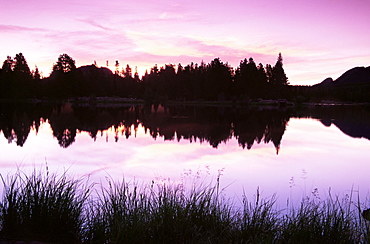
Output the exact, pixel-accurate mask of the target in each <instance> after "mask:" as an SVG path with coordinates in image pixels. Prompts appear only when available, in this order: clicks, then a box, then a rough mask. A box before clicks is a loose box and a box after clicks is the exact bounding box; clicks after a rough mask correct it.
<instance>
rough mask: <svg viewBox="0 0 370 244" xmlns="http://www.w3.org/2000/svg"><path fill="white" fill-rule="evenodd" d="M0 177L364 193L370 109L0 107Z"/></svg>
mask: <svg viewBox="0 0 370 244" xmlns="http://www.w3.org/2000/svg"><path fill="white" fill-rule="evenodd" d="M0 106H1V107H0V112H1V114H0V155H1V158H0V165H1V169H0V173H1V175H2V176H3V177H6V175H9V174H12V173H14V172H16V170H17V168H20V169H21V170H22V171H24V172H30V171H32V170H34V169H35V168H36V169H46V167H48V169H49V170H50V171H51V172H59V173H63V172H64V171H68V174H69V175H71V176H74V177H82V176H89V178H90V181H91V182H97V183H102V184H105V183H106V182H107V179H114V180H116V181H121V180H122V179H123V178H124V179H125V181H131V182H138V183H139V184H144V185H145V184H148V185H149V184H152V182H155V183H156V184H185V185H191V184H201V183H204V184H205V183H209V182H214V183H215V182H216V181H217V178H218V177H219V178H220V182H221V186H222V187H223V188H225V191H224V194H225V195H226V196H227V197H230V198H232V199H233V200H234V201H235V202H236V204H238V202H240V199H241V196H242V194H243V193H245V194H246V195H247V197H248V198H250V199H253V197H254V195H255V194H256V191H257V189H259V192H260V193H261V195H262V197H271V196H272V195H273V194H276V196H277V197H278V201H277V203H278V205H279V206H280V207H284V206H286V204H287V199H290V200H289V201H290V203H292V202H293V203H294V202H300V200H301V199H302V197H311V198H320V199H325V198H327V197H328V196H329V194H332V195H333V196H336V195H337V196H340V197H346V196H349V195H350V194H355V196H356V200H357V194H358V192H359V193H360V199H361V200H362V201H365V200H366V199H369V198H368V196H369V189H370V185H369V172H370V150H369V149H370V109H369V107H360V106H358V107H357V106H313V107H306V108H301V109H293V108H274V107H267V106H263V107H243V106H241V107H231V106H230V107H228V106H224V107H222V106H185V105H177V106H167V107H162V106H143V105H132V104H93V105H90V104H84V103H79V104H71V103H65V104H46V103H45V104H43V103H39V104H7V103H1V104H0Z"/></svg>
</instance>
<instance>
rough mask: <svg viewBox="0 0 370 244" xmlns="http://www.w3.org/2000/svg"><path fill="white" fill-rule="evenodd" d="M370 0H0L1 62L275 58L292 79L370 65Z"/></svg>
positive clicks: (144, 65)
mask: <svg viewBox="0 0 370 244" xmlns="http://www.w3.org/2000/svg"><path fill="white" fill-rule="evenodd" d="M368 23H370V1H369V0H320V1H319V0H311V1H307V0H275V1H274V0H263V1H260V0H259V1H256V0H255V1H250V0H228V1H225V0H224V1H221V0H212V1H204V0H203V1H199V0H196V1H195V0H187V1H179V0H171V1H169V0H158V1H149V0H134V1H133V0H126V1H118V0H116V1H114V0H111V1H98V0H89V1H87V0H80V1H76V0H74V1H72V0H64V1H54V0H17V1H8V0H0V37H1V38H0V62H3V60H5V59H6V57H7V56H12V57H14V56H15V55H16V54H17V53H20V52H21V53H23V55H24V56H25V58H26V60H27V62H28V64H29V66H30V68H31V69H35V66H36V65H37V67H38V68H39V70H41V71H42V72H43V76H45V77H47V76H49V74H50V72H51V69H52V66H53V64H54V63H55V62H56V61H57V59H58V56H59V55H60V54H63V53H67V54H68V55H70V56H71V57H72V58H73V59H74V60H76V65H77V66H82V65H90V64H93V63H94V61H96V63H97V65H98V66H106V63H107V60H108V65H109V67H110V68H112V69H114V64H115V61H116V60H118V61H119V63H120V65H121V68H122V67H125V66H126V64H129V65H130V66H131V67H132V68H133V69H134V70H135V67H137V70H138V72H139V74H141V75H142V74H144V72H145V70H150V68H151V67H153V66H154V65H155V64H157V65H158V66H164V65H165V64H178V63H181V64H182V65H183V66H184V65H186V64H189V63H191V62H194V63H200V62H202V60H203V61H204V62H206V63H209V62H210V61H211V60H213V59H214V58H216V57H219V58H220V59H221V61H223V62H225V63H226V62H228V63H229V64H230V65H231V66H233V67H235V68H236V67H237V66H238V65H239V63H240V61H241V60H242V59H244V58H250V57H252V58H253V59H254V61H255V62H256V63H262V64H264V65H265V64H272V65H274V64H275V63H276V60H277V56H278V54H279V52H281V53H282V55H283V59H284V60H283V62H284V66H283V67H284V70H285V73H286V74H287V76H288V79H289V82H290V84H292V85H312V84H316V83H319V82H321V81H322V80H324V79H325V78H327V77H332V78H333V79H336V78H338V77H339V76H340V75H341V74H342V73H344V72H345V71H346V70H348V69H351V68H353V67H356V66H365V67H367V66H369V65H370V48H369V44H370V31H369V30H370V29H369V25H368Z"/></svg>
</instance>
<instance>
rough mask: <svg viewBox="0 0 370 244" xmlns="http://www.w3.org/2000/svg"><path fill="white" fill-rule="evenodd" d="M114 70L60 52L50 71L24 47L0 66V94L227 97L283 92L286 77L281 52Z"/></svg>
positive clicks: (270, 95) (163, 98) (275, 95)
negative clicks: (31, 61)
mask: <svg viewBox="0 0 370 244" xmlns="http://www.w3.org/2000/svg"><path fill="white" fill-rule="evenodd" d="M115 67H116V70H115V71H114V72H112V71H111V70H110V69H108V68H105V67H97V65H96V63H95V62H94V64H92V65H87V66H81V67H79V68H77V67H76V64H75V60H74V59H73V58H72V57H71V56H69V55H68V54H61V55H60V56H59V57H58V60H57V61H56V63H54V65H53V70H52V72H51V74H50V76H49V77H46V78H43V77H41V75H40V72H39V70H38V68H37V67H36V68H35V70H32V71H31V70H30V68H29V66H28V64H27V61H26V59H25V57H24V56H23V54H22V53H19V54H16V56H15V57H14V58H12V57H11V56H8V57H7V59H6V60H5V61H4V62H3V65H2V68H1V69H0V98H2V99H23V98H50V99H53V98H55V99H60V98H70V97H97V96H112V97H128V98H140V99H144V100H146V101H149V102H153V103H155V102H163V101H167V100H181V101H199V100H200V101H202V100H207V101H226V100H248V99H254V98H266V99H268V98H273V99H276V98H283V97H287V91H288V90H287V87H288V78H287V76H286V74H285V71H284V68H283V58H282V55H281V53H279V55H278V57H277V61H276V63H275V65H274V66H272V65H270V64H267V65H265V66H264V65H263V64H262V63H259V64H257V63H256V62H255V61H254V60H253V58H249V59H244V60H242V61H241V62H240V64H239V66H238V67H236V68H233V67H231V66H230V65H229V64H228V63H224V62H222V61H221V60H220V58H215V59H213V60H212V61H211V62H210V63H208V64H206V63H205V62H203V61H202V62H201V63H200V64H194V63H190V64H188V65H186V66H183V65H182V64H178V65H173V64H166V65H165V66H162V67H158V66H157V65H154V67H152V68H151V69H150V71H146V73H145V74H144V75H143V76H142V77H139V75H138V73H137V71H135V72H133V71H132V68H131V67H130V66H129V65H127V66H126V67H124V68H122V70H119V62H118V61H116V64H115Z"/></svg>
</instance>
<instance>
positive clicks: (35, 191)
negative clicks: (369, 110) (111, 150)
mask: <svg viewBox="0 0 370 244" xmlns="http://www.w3.org/2000/svg"><path fill="white" fill-rule="evenodd" d="M3 183H4V193H3V199H2V201H1V202H0V207H1V214H0V221H1V222H0V223H1V225H0V241H41V242H48V243H368V242H369V237H368V228H369V227H368V222H367V221H366V220H364V219H363V218H362V216H361V208H360V206H361V204H360V203H359V201H357V203H354V201H353V199H352V196H351V197H349V198H346V199H342V200H341V199H339V198H338V197H332V196H329V198H328V199H326V200H318V199H307V198H306V199H303V200H302V202H301V204H300V206H298V207H289V208H288V209H280V210H279V209H276V206H275V200H276V198H275V197H274V196H273V197H271V198H269V199H261V198H260V195H259V192H258V191H257V194H256V197H255V199H253V201H248V200H247V198H246V197H243V200H242V207H241V208H236V206H235V204H234V203H233V202H231V201H230V200H228V199H225V198H224V197H223V194H222V191H220V189H219V178H218V179H217V183H216V184H198V185H197V186H191V187H189V189H184V187H183V186H182V185H176V184H167V185H166V184H154V182H153V183H152V184H151V185H142V186H139V185H138V184H136V183H128V182H125V181H123V182H114V181H113V180H109V182H108V186H107V187H102V186H100V187H99V186H98V187H97V186H96V185H88V184H86V182H85V181H83V180H73V179H70V178H68V177H67V175H66V173H64V174H62V175H61V176H57V175H56V174H49V172H46V173H40V172H36V171H34V172H33V173H31V174H30V175H26V174H24V173H21V172H18V173H16V174H14V175H12V176H8V177H7V179H3Z"/></svg>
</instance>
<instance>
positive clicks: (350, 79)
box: [314, 66, 370, 87]
mask: <svg viewBox="0 0 370 244" xmlns="http://www.w3.org/2000/svg"><path fill="white" fill-rule="evenodd" d="M356 83H357V84H358V83H370V66H369V67H366V68H365V67H355V68H352V69H350V70H347V71H346V72H344V73H343V74H342V75H341V76H340V77H339V78H338V79H336V80H333V79H332V78H331V77H329V78H326V79H325V80H323V81H322V82H321V83H318V84H316V85H314V87H317V86H330V85H339V84H340V85H344V84H350V85H355V84H356Z"/></svg>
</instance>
